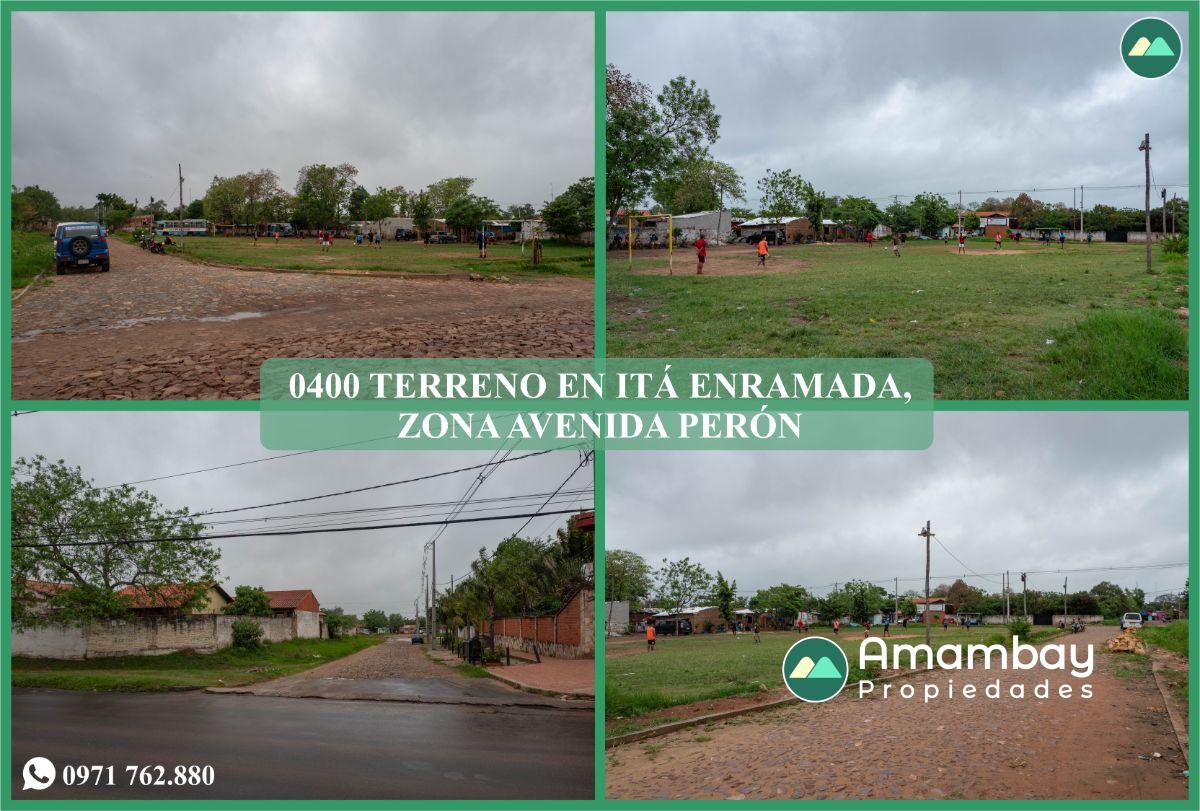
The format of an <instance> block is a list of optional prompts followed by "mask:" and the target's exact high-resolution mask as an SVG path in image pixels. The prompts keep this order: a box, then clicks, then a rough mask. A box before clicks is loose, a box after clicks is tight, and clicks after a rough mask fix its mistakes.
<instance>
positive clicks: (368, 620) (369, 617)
mask: <svg viewBox="0 0 1200 811" xmlns="http://www.w3.org/2000/svg"><path fill="white" fill-rule="evenodd" d="M362 624H363V627H364V628H366V629H368V630H371V631H374V630H375V629H377V628H386V627H388V617H387V614H385V613H384V612H383V611H380V610H379V609H378V608H372V609H371V610H370V611H366V612H364V613H363V615H362Z"/></svg>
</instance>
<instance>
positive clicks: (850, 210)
mask: <svg viewBox="0 0 1200 811" xmlns="http://www.w3.org/2000/svg"><path fill="white" fill-rule="evenodd" d="M835 218H836V219H839V220H841V221H842V222H844V223H846V224H847V225H851V226H853V227H855V228H857V229H858V230H860V231H863V232H866V231H873V230H875V226H877V225H879V224H880V223H881V222H883V212H882V211H880V210H879V206H877V205H875V202H874V201H873V200H868V199H867V198H866V197H846V198H844V199H843V200H842V201H841V203H839V204H838V207H837V211H836V212H835Z"/></svg>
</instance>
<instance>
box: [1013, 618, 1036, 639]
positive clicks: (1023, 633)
mask: <svg viewBox="0 0 1200 811" xmlns="http://www.w3.org/2000/svg"><path fill="white" fill-rule="evenodd" d="M1032 630H1033V626H1032V625H1030V624H1029V620H1027V619H1025V618H1024V617H1017V618H1015V619H1011V620H1009V621H1008V635H1009V638H1012V637H1014V636H1015V637H1017V638H1018V639H1025V638H1026V637H1028V636H1029V633H1030V631H1032Z"/></svg>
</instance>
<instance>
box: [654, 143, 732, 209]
mask: <svg viewBox="0 0 1200 811" xmlns="http://www.w3.org/2000/svg"><path fill="white" fill-rule="evenodd" d="M653 193H654V199H655V200H657V201H658V204H659V206H660V207H661V208H662V209H663V210H664V211H666V212H669V213H671V214H685V213H687V212H690V211H711V210H713V209H723V208H724V207H725V199H726V198H729V199H731V200H743V201H744V200H745V199H746V186H745V182H744V181H743V180H742V177H741V175H739V174H738V173H737V170H736V169H734V168H733V167H732V166H730V165H729V164H727V163H722V162H721V161H717V160H712V159H711V158H707V157H705V158H700V159H698V160H688V161H685V162H683V163H681V164H680V165H679V166H678V167H677V168H676V170H675V171H673V172H671V173H670V174H665V175H664V176H663V177H661V178H659V179H658V180H657V181H656V182H655V184H654V189H653Z"/></svg>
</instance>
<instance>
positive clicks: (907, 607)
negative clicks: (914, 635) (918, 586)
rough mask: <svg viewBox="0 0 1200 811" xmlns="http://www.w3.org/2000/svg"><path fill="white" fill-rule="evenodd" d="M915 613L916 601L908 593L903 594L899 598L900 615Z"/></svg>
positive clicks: (912, 615)
mask: <svg viewBox="0 0 1200 811" xmlns="http://www.w3.org/2000/svg"><path fill="white" fill-rule="evenodd" d="M916 614H917V603H916V601H915V600H914V599H913V598H912V597H911V596H909V595H907V594H906V595H904V596H903V597H901V598H900V616H902V617H914V616H916Z"/></svg>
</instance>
